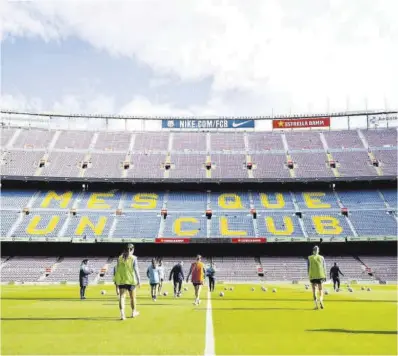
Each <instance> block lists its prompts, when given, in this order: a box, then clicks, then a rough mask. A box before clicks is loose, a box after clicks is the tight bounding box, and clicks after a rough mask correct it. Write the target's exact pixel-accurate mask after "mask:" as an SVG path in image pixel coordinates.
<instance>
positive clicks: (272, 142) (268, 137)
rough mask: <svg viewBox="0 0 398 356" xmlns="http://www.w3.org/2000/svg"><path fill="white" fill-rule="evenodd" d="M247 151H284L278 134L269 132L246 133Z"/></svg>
mask: <svg viewBox="0 0 398 356" xmlns="http://www.w3.org/2000/svg"><path fill="white" fill-rule="evenodd" d="M247 137H248V142H249V151H251V152H262V151H275V152H283V151H285V149H284V147H283V142H282V136H281V134H280V133H271V132H262V133H260V132H254V133H248V134H247Z"/></svg>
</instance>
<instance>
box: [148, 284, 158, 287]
mask: <svg viewBox="0 0 398 356" xmlns="http://www.w3.org/2000/svg"><path fill="white" fill-rule="evenodd" d="M149 284H150V285H151V287H156V286H157V285H158V284H159V283H149Z"/></svg>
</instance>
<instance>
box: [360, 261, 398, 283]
mask: <svg viewBox="0 0 398 356" xmlns="http://www.w3.org/2000/svg"><path fill="white" fill-rule="evenodd" d="M360 260H361V261H362V263H363V264H364V267H365V268H362V269H363V273H367V274H368V273H373V274H374V275H375V277H376V278H378V279H381V280H383V281H396V280H397V257H395V256H394V257H393V256H383V257H381V256H360Z"/></svg>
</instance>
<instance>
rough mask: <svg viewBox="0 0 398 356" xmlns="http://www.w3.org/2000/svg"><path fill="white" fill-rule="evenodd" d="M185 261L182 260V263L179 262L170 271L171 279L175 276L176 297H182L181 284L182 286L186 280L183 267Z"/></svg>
mask: <svg viewBox="0 0 398 356" xmlns="http://www.w3.org/2000/svg"><path fill="white" fill-rule="evenodd" d="M183 264H184V263H183V262H182V261H181V262H180V263H177V264H176V265H175V266H174V267H173V268H172V270H171V271H170V278H169V279H170V281H171V279H172V278H173V284H174V297H180V296H181V286H182V281H183V280H184V271H183V269H182V266H183Z"/></svg>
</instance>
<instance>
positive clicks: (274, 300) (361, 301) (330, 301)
mask: <svg viewBox="0 0 398 356" xmlns="http://www.w3.org/2000/svg"><path fill="white" fill-rule="evenodd" d="M127 299H128V298H127ZM0 300H15V301H24V300H34V301H37V302H48V301H54V302H80V303H89V302H104V301H105V302H110V301H117V300H118V297H117V296H116V295H115V296H112V297H109V296H108V297H101V298H90V297H88V298H87V299H85V300H80V298H79V297H76V298H65V297H59V298H58V297H48V298H47V297H39V298H34V297H2V298H0ZM138 300H139V301H140V300H144V301H145V300H146V301H152V298H151V297H147V296H138ZM160 300H162V301H166V300H193V296H189V297H180V298H173V297H172V296H169V297H161V298H159V299H158V301H160ZM203 300H205V299H203ZM212 300H213V301H216V302H218V301H220V302H233V301H237V302H238V301H243V302H312V298H311V297H309V298H267V297H264V298H234V297H233V296H231V298H229V297H228V296H227V297H224V298H219V297H218V296H216V295H213V297H212ZM325 302H326V303H327V304H329V303H340V302H345V303H394V304H396V303H397V301H396V300H391V299H390V300H372V299H326V300H325ZM213 309H214V308H213Z"/></svg>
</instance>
